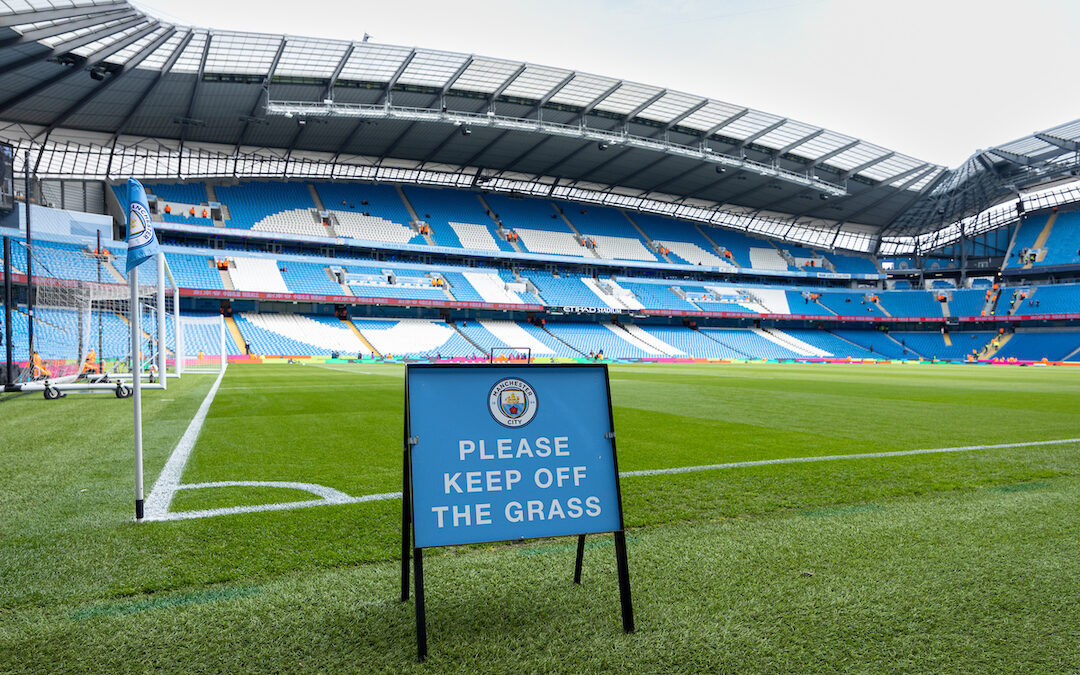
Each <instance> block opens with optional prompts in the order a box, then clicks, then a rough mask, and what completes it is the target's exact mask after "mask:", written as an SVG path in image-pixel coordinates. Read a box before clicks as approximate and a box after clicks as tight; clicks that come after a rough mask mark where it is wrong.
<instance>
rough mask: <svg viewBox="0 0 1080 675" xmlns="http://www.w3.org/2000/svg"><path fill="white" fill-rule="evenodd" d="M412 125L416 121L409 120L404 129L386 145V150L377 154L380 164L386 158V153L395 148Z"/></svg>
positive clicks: (414, 124) (407, 133)
mask: <svg viewBox="0 0 1080 675" xmlns="http://www.w3.org/2000/svg"><path fill="white" fill-rule="evenodd" d="M414 126H416V122H409V126H407V127H405V130H404V131H402V132H401V133H400V134H398V135H397V137H396V138H394V140H393V141H391V142H390V145H388V146H386V150H383V151H382V153H381V154H380V155H379V164H382V161H383V160H384V159H386V157H387V155H389V154H391V153H392V152H394V150H397V146H398V145H399V144H400V143H401V142H402V141H403V140H405V137H406V136H408V135H409V132H410V131H412V130H413V127H414Z"/></svg>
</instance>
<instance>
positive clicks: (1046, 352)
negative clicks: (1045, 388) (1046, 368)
mask: <svg viewBox="0 0 1080 675" xmlns="http://www.w3.org/2000/svg"><path fill="white" fill-rule="evenodd" d="M1077 346H1080V332H1077V331H1056V330H1049V331H1038V330H1030V331H1029V330H1017V331H1016V333H1015V334H1014V335H1013V336H1012V338H1011V339H1010V340H1009V341H1008V342H1006V343H1005V345H1004V346H1003V347H1002V348H1001V349H999V350H998V351H997V352H996V353H995V354H994V358H998V359H1018V360H1023V361H1041V360H1042V359H1044V358H1045V359H1047V360H1049V361H1060V360H1062V359H1064V358H1065V357H1066V356H1068V355H1069V354H1070V353H1072V352H1073V351H1074V350H1075V349H1076V348H1077Z"/></svg>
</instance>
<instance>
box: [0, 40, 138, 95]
mask: <svg viewBox="0 0 1080 675" xmlns="http://www.w3.org/2000/svg"><path fill="white" fill-rule="evenodd" d="M137 23H138V22H136V24H137ZM157 27H158V24H157V22H153V23H149V24H147V27H146V28H144V29H143V30H141V31H138V32H136V33H133V34H131V35H129V36H128V37H126V38H124V39H123V40H120V41H119V42H116V43H114V44H111V45H109V46H108V47H106V48H105V49H103V50H101V51H99V52H95V53H94V54H92V55H91V56H90V58H89V59H87V61H86V63H84V64H83V65H82V67H81V68H67V69H65V70H62V71H60V72H59V73H57V74H56V75H53V76H52V77H49V78H46V79H45V80H42V81H40V82H38V83H37V84H34V85H32V86H31V87H30V88H28V89H24V90H23V91H21V92H19V93H18V94H15V95H14V96H11V97H9V98H7V99H6V100H4V101H3V102H0V114H2V113H5V112H7V111H8V110H10V109H11V108H13V107H15V106H16V105H18V104H19V103H22V102H23V101H25V100H26V99H28V98H30V97H32V96H34V95H36V94H38V93H40V92H42V91H44V90H45V89H48V88H49V87H51V86H53V85H54V84H56V83H57V82H60V81H61V80H66V79H67V78H69V77H71V76H72V75H75V74H76V73H85V72H86V71H87V70H89V69H90V68H92V67H94V66H95V65H97V64H98V63H100V62H102V61H104V60H105V59H106V58H108V57H110V56H112V55H113V54H115V53H116V52H118V51H120V50H121V49H123V48H124V47H127V46H128V45H130V44H131V43H133V42H138V41H139V40H141V39H142V38H144V37H146V36H147V35H149V34H150V33H153V32H154V31H155V30H157ZM94 39H96V40H100V39H101V36H100V35H99V36H97V37H96V38H94ZM91 42H93V40H91Z"/></svg>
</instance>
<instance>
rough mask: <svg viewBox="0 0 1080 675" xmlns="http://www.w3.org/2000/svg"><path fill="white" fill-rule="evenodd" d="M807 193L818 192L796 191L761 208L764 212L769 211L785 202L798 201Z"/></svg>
mask: <svg viewBox="0 0 1080 675" xmlns="http://www.w3.org/2000/svg"><path fill="white" fill-rule="evenodd" d="M807 192H817V190H815V189H814V188H803V189H801V190H796V191H795V192H794V193H793V194H790V195H780V196H779V197H777V198H776V199H774V200H772V201H770V202H765V204H763V205H762V206H761V207H760V208H761V210H762V211H768V210H769V209H771V208H772V207H774V206H776V205H777V204H783V203H784V202H787V201H791V200H792V199H796V198H798V197H799V196H800V195H803V194H806V193H807ZM800 215H801V214H800ZM795 217H796V218H799V217H800V216H799V215H797V216H795Z"/></svg>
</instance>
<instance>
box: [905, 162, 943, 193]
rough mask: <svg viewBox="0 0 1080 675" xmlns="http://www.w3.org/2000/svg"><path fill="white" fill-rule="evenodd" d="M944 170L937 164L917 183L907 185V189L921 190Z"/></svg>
mask: <svg viewBox="0 0 1080 675" xmlns="http://www.w3.org/2000/svg"><path fill="white" fill-rule="evenodd" d="M946 170H947V169H946V168H945V167H943V166H939V167H938V168H936V169H934V170H933V171H931V172H930V173H929V174H928V175H926V176H924V177H923V178H922V179H921V180H920V181H919V182H918V183H915V184H914V185H912V186H911V187H909V188H908V190H910V191H912V192H919V191H921V190H923V189H924V188H926V186H927V185H929V184H930V183H932V182H933V181H935V180H937V179H938V177H939V176H940V175H941V174H942V173H944V172H945V171H946ZM894 185H895V184H894ZM897 187H898V186H897Z"/></svg>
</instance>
